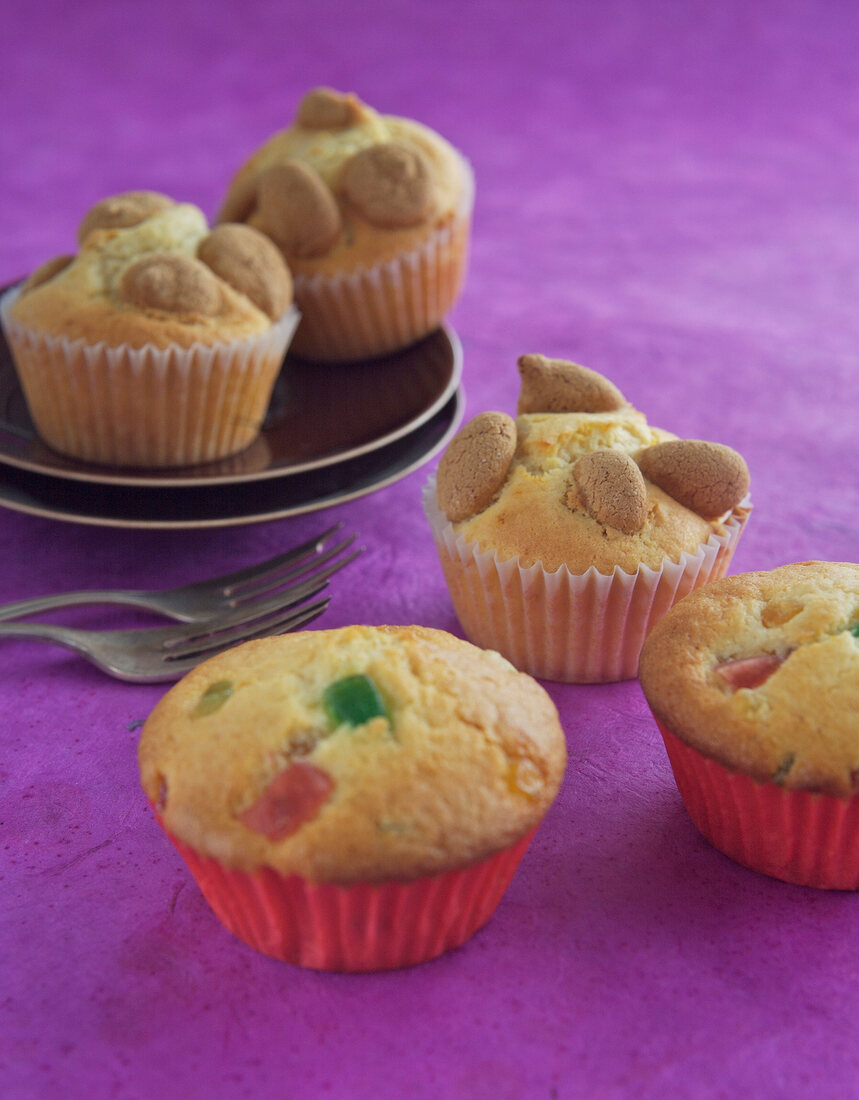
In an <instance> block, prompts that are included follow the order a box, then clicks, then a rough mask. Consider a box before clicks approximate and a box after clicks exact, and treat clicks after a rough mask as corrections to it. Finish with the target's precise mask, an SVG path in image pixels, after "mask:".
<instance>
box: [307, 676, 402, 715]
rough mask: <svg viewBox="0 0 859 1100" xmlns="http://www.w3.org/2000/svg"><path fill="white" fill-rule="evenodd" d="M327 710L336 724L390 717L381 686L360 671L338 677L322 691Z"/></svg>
mask: <svg viewBox="0 0 859 1100" xmlns="http://www.w3.org/2000/svg"><path fill="white" fill-rule="evenodd" d="M322 701H323V703H324V705H325V713H326V714H327V715H328V719H329V721H330V722H331V724H332V725H333V726H335V727H336V726H344V725H345V726H361V725H363V724H364V722H369V721H370V719H371V718H387V717H388V712H387V710H385V704H384V703H383V702H382V696H381V695H380V694H379V689H378V688H377V687H376V685H375V684H374V683H373V681H372V680H371V679H370V677H369V676H364V675H363V673H359V674H358V675H356V676H346V677H345V678H344V679H342V680H335V681H334V683H333V684H329V685H328V687H327V688H326V689H325V691H324V692H323V693H322Z"/></svg>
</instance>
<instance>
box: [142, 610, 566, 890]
mask: <svg viewBox="0 0 859 1100" xmlns="http://www.w3.org/2000/svg"><path fill="white" fill-rule="evenodd" d="M344 698H345V702H344ZM565 762H566V747H565V742H564V737H563V733H562V731H561V727H560V724H559V721H558V717H557V713H556V711H555V708H554V705H553V704H552V702H551V700H550V699H549V697H548V695H547V694H546V693H545V691H544V690H543V689H542V688H541V687H540V686H539V685H538V684H536V683H535V682H534V681H533V680H532V679H531V678H530V677H528V676H524V675H522V674H521V673H518V672H516V671H515V670H514V669H513V668H512V667H511V666H510V665H509V664H508V663H507V662H506V661H505V660H504V659H503V658H501V657H499V656H498V655H497V654H495V653H485V652H482V651H481V650H478V649H476V648H475V647H474V646H472V645H470V644H469V643H467V642H463V641H460V640H459V639H456V638H454V637H453V636H451V635H448V634H445V633H444V632H442V631H437V630H431V629H425V628H420V627H357V626H356V627H346V628H342V629H339V630H331V631H304V632H301V633H297V634H287V635H284V636H283V637H280V638H272V639H266V640H263V641H258V642H250V643H247V644H246V645H244V646H240V647H238V648H237V649H235V650H233V651H232V652H230V653H228V654H225V655H222V656H219V657H216V658H214V659H212V660H210V661H207V662H206V663H205V664H203V665H201V666H200V667H198V668H197V669H196V670H194V671H193V672H192V673H190V674H189V675H188V676H186V677H185V678H184V679H183V680H182V681H180V683H179V684H178V685H176V687H174V688H173V689H172V690H171V691H170V692H168V694H167V695H166V696H165V697H164V698H163V699H162V700H161V702H160V703H159V704H158V705H157V706H156V708H155V710H154V711H153V713H152V714H151V715H150V717H149V719H148V720H147V722H146V724H145V726H144V729H143V733H142V736H141V740H140V767H141V775H142V782H143V787H144V790H145V791H146V794H147V796H148V798H149V799H150V801H151V802H152V803H153V804H154V805H155V806H156V808H157V811H158V814H159V817H160V819H161V821H162V822H163V824H164V827H165V828H166V829H167V830H168V831H169V832H170V833H171V834H173V835H175V836H176V837H177V838H178V839H180V840H181V841H183V842H184V843H186V844H188V845H190V846H191V847H193V848H194V849H195V850H196V851H197V852H199V853H201V854H204V855H207V856H210V857H213V858H215V859H217V860H219V861H220V862H221V863H223V864H225V865H227V866H230V867H234V868H240V869H243V870H252V869H254V868H259V867H270V868H272V869H274V870H275V871H277V872H278V873H279V874H284V875H300V876H302V877H305V878H308V879H311V880H314V881H323V882H332V883H338V884H346V883H351V882H356V881H362V882H368V881H383V880H388V879H405V880H408V879H414V878H416V877H420V876H424V875H427V874H434V873H438V872H441V871H447V870H450V869H452V868H457V867H464V866H467V865H469V864H472V863H474V862H475V861H478V860H481V859H485V858H487V857H489V856H491V855H493V854H494V853H496V852H498V851H499V850H501V849H505V848H507V847H509V846H510V845H511V844H513V843H514V842H516V841H518V840H519V839H521V838H522V837H523V836H524V835H525V834H526V833H528V832H529V830H531V829H533V828H534V827H535V826H536V825H537V823H538V822H539V821H540V820H541V819H542V817H543V816H544V814H545V813H546V811H547V810H548V808H549V806H550V804H551V802H552V800H553V799H554V797H555V794H556V793H557V790H558V787H559V784H560V781H561V777H562V774H563V770H564V766H565Z"/></svg>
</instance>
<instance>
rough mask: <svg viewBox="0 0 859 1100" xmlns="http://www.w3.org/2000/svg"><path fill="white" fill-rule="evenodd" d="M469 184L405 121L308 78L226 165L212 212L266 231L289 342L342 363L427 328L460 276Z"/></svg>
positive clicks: (463, 170)
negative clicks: (294, 320)
mask: <svg viewBox="0 0 859 1100" xmlns="http://www.w3.org/2000/svg"><path fill="white" fill-rule="evenodd" d="M473 197H474V182H473V177H472V173H471V169H470V166H469V165H468V163H467V161H466V160H465V158H464V157H463V156H462V155H461V154H460V153H459V152H458V151H457V150H456V149H454V147H453V146H452V145H451V144H450V143H449V142H448V141H446V140H445V139H444V138H443V137H441V136H440V135H439V134H437V133H436V132H435V131H434V130H431V129H430V128H429V127H427V126H424V125H422V124H421V123H419V122H416V121H413V120H411V119H406V118H400V117H398V116H395V115H386V114H380V113H379V112H378V111H375V110H373V108H371V107H369V106H368V105H367V104H365V103H363V102H362V101H361V100H360V99H358V97H357V96H355V95H352V94H343V93H340V92H337V91H334V90H333V89H330V88H315V89H313V90H312V91H310V92H308V93H307V94H306V95H305V96H304V97H303V98H302V100H301V102H300V103H299V105H298V109H297V111H296V114H295V117H294V119H293V120H292V122H291V124H290V125H289V126H288V127H287V128H286V129H284V130H281V131H280V132H278V133H276V134H274V135H273V136H272V137H270V138H269V139H268V140H267V141H266V142H264V143H263V145H262V146H261V147H260V148H259V149H257V150H256V152H254V153H253V155H252V156H251V157H250V158H249V159H248V160H247V161H246V163H245V164H244V165H243V166H242V167H241V168H240V169H239V171H238V172H237V173H236V175H235V177H234V179H233V180H232V183H231V184H230V187H229V190H228V193H227V196H226V198H225V200H224V203H223V207H222V209H221V213H220V218H221V219H223V220H227V221H240V222H245V223H247V224H248V225H251V226H255V227H256V228H257V229H259V230H261V231H262V232H263V233H266V234H267V235H268V236H269V237H271V239H272V240H273V241H274V242H275V243H276V244H277V245H278V247H279V248H280V249H281V250H282V252H283V254H284V256H285V258H286V260H287V263H288V264H289V267H290V270H291V271H292V273H293V276H294V278H295V297H296V302H297V304H298V307H299V309H300V310H301V314H302V320H301V324H300V326H299V329H298V332H297V333H296V336H295V342H294V344H293V351H294V352H295V353H296V354H298V355H302V356H305V357H306V358H310V359H318V360H322V361H339V362H347V361H352V360H357V359H364V358H370V357H375V356H379V355H384V354H387V353H389V352H394V351H396V350H397V349H400V348H403V347H407V346H408V345H410V344H413V343H415V342H416V341H417V340H419V339H420V338H421V337H423V336H426V335H427V334H428V333H430V332H431V331H432V330H433V329H435V328H436V327H437V326H438V325H439V324H440V323H441V322H442V320H443V319H444V317H445V316H446V315H447V313H448V312H449V311H450V309H451V308H452V306H453V304H454V302H455V301H456V299H457V297H458V295H459V292H460V289H461V286H462V282H463V279H464V275H465V268H466V261H467V253H468V241H469V233H470V224H471V210H472V205H473Z"/></svg>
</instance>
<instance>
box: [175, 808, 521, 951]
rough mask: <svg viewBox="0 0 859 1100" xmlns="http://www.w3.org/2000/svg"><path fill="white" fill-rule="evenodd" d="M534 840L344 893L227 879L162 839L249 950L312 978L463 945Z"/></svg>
mask: <svg viewBox="0 0 859 1100" xmlns="http://www.w3.org/2000/svg"><path fill="white" fill-rule="evenodd" d="M156 816H157V815H156ZM165 831H167V830H165ZM535 831H536V830H533V829H532V830H531V831H530V832H529V833H528V834H527V835H526V836H524V837H523V838H522V839H521V840H519V841H517V842H516V843H515V844H513V845H512V846H511V847H509V848H507V849H505V850H503V851H501V852H498V853H496V854H495V855H493V856H490V857H489V858H488V859H485V860H482V861H480V862H479V863H474V864H472V865H471V866H468V867H464V868H459V869H457V870H454V871H448V872H446V873H442V874H437V875H431V876H426V877H424V878H420V879H415V880H414V881H410V882H379V883H375V882H374V883H358V884H355V885H350V886H337V885H333V884H330V883H317V882H310V881H308V880H306V879H303V878H300V877H298V876H296V875H281V874H278V873H277V872H276V871H274V870H272V869H271V868H267V867H266V868H261V869H260V870H258V871H255V872H245V871H238V870H233V869H231V868H228V867H225V866H223V864H221V863H219V862H218V861H217V860H214V859H211V858H210V857H208V856H202V855H200V854H198V853H197V852H195V851H194V850H193V849H192V848H189V847H188V845H186V844H184V843H183V842H182V841H180V840H178V839H177V838H176V837H175V836H173V835H172V834H171V833H170V832H169V831H167V835H168V837H169V838H170V840H171V841H172V843H173V844H174V845H175V847H176V848H177V850H178V851H179V853H180V854H181V856H182V858H183V859H184V860H185V862H186V863H187V865H188V868H189V869H190V871H191V873H192V875H193V876H194V878H195V880H196V881H197V884H198V885H199V887H200V890H201V891H202V893H203V896H204V897H205V898H206V900H207V901H208V903H209V905H210V906H211V907H212V909H213V911H214V912H215V914H216V916H217V917H218V918H219V919H220V921H221V922H222V923H223V924H224V925H225V926H226V928H228V929H229V931H230V932H232V933H233V935H235V936H237V937H238V938H239V939H240V940H243V941H244V942H245V943H246V944H248V945H249V946H250V947H252V948H254V949H255V950H256V951H260V952H261V953H262V954H264V955H270V956H272V957H273V958H275V959H280V960H282V961H283V962H288V963H293V964H294V965H296V966H303V967H308V968H311V969H315V970H336V971H375V970H393V969H397V968H399V967H406V966H414V965H416V964H417V963H422V962H426V961H428V960H429V959H433V958H436V957H437V956H438V955H441V954H443V953H444V952H445V951H450V950H452V949H453V948H455V947H458V946H459V945H460V944H462V943H465V941H466V940H468V939H469V938H470V937H471V936H473V935H474V933H475V932H476V931H477V930H478V929H479V928H481V927H482V926H483V925H484V924H486V922H487V921H488V920H489V918H490V917H491V916H492V914H493V913H494V912H495V909H496V908H497V906H498V903H499V902H500V901H501V898H502V896H503V895H504V892H505V890H506V889H507V887H508V886H509V885H510V881H511V879H512V878H513V875H514V873H515V871H516V868H517V867H518V866H519V863H520V861H521V859H522V856H523V855H524V854H525V850H526V849H527V847H528V845H529V844H530V842H531V839H532V837H533V835H534V832H535Z"/></svg>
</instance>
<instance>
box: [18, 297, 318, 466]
mask: <svg viewBox="0 0 859 1100" xmlns="http://www.w3.org/2000/svg"><path fill="white" fill-rule="evenodd" d="M17 295H18V290H17V289H13V290H12V291H10V292H8V293H7V294H6V295H4V297H3V299H2V300H0V318H2V322H3V327H4V329H5V332H6V336H7V339H8V341H9V346H10V349H11V351H12V356H13V359H14V361H15V365H16V368H17V370H18V376H19V379H20V382H21V387H22V389H23V391H24V396H25V398H26V401H27V406H28V408H29V411H30V415H31V417H32V419H33V423H34V425H35V427H36V430H37V431H38V433H39V435H40V436H41V438H42V439H43V440H44V441H45V443H47V444H48V445H49V446H50V447H52V448H54V449H55V450H57V451H59V452H61V453H62V454H65V455H69V456H71V457H73V458H77V459H80V460H82V461H85V462H95V463H104V464H108V465H113V466H144V467H147V466H186V465H195V464H197V463H201V462H210V461H213V460H215V459H218V458H224V457H227V456H228V455H232V454H236V453H238V452H239V451H241V450H244V448H246V447H248V446H249V445H250V444H251V443H252V442H253V441H254V439H256V437H257V436H258V435H259V432H260V428H261V426H262V422H263V419H264V417H265V414H266V410H267V408H268V404H269V401H270V398H271V392H272V389H273V387H274V383H275V380H276V379H277V376H278V373H279V372H280V369H281V366H282V363H283V358H284V355H285V354H286V349H287V347H288V346H289V343H290V340H291V338H292V335H293V333H294V332H295V329H296V326H297V325H298V321H299V317H300V315H299V313H298V310H297V309H295V308H294V307H293V308H292V309H291V310H289V311H288V312H287V313H286V314H284V316H283V317H282V318H280V320H279V321H277V322H275V323H274V324H273V325H272V326H271V328H270V329H268V330H266V331H265V332H264V333H261V334H259V335H257V336H250V337H245V338H243V339H241V340H236V341H234V342H232V343H229V344H226V343H225V344H216V345H213V346H211V347H208V346H205V345H203V344H193V345H192V346H191V347H190V348H180V347H176V346H174V347H170V348H167V349H160V348H156V347H155V346H153V345H146V346H144V347H142V348H131V347H127V346H123V347H109V346H108V345H107V344H105V343H103V342H101V343H96V344H87V343H86V342H85V341H84V340H80V339H78V340H67V339H65V338H64V337H59V336H51V335H47V334H44V333H39V332H36V331H34V330H32V329H30V328H28V327H27V326H25V325H22V324H19V323H18V322H16V321H15V320H14V318H13V317H12V316H11V315H10V312H9V311H10V308H11V306H12V304H13V302H14V300H15V298H16V297H17Z"/></svg>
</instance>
